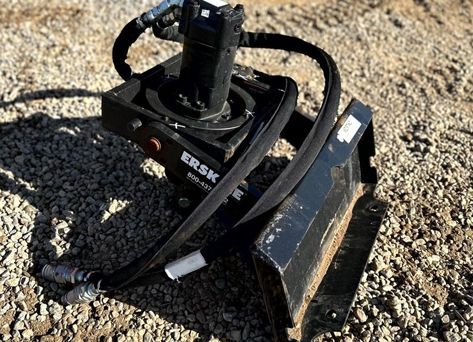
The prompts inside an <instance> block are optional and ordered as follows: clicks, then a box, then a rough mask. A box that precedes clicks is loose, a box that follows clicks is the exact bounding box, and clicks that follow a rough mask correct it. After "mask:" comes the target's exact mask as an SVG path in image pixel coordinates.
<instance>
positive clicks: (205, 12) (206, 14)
mask: <svg viewBox="0 0 473 342" xmlns="http://www.w3.org/2000/svg"><path fill="white" fill-rule="evenodd" d="M202 16H203V17H204V18H208V17H210V10H208V9H203V10H202Z"/></svg>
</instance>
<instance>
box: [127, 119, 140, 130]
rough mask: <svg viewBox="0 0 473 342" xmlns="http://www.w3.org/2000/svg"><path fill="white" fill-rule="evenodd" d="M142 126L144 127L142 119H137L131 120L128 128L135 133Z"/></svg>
mask: <svg viewBox="0 0 473 342" xmlns="http://www.w3.org/2000/svg"><path fill="white" fill-rule="evenodd" d="M141 126H143V123H142V122H141V120H140V119H138V118H135V119H133V120H131V121H130V122H129V123H128V124H127V128H128V130H129V131H130V132H132V133H133V132H135V131H136V130H137V129H138V128H140V127H141Z"/></svg>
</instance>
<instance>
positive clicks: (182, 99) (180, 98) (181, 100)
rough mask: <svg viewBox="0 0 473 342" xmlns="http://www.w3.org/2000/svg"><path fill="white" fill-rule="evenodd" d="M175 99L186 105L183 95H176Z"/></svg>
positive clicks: (185, 98)
mask: <svg viewBox="0 0 473 342" xmlns="http://www.w3.org/2000/svg"><path fill="white" fill-rule="evenodd" d="M177 99H178V100H179V102H182V103H186V102H187V97H186V96H184V95H183V94H178V95H177Z"/></svg>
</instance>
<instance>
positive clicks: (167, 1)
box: [136, 0, 184, 30]
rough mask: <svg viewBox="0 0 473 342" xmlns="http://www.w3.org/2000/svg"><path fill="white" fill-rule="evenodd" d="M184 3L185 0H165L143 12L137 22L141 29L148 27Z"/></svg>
mask: <svg viewBox="0 0 473 342" xmlns="http://www.w3.org/2000/svg"><path fill="white" fill-rule="evenodd" d="M183 3H184V0H164V1H163V2H161V3H160V4H159V5H158V6H156V7H153V8H152V9H150V10H149V11H148V12H145V13H143V14H142V15H141V16H140V17H139V18H138V19H137V20H136V23H137V24H138V26H139V27H140V28H141V29H143V30H144V29H147V28H148V27H151V26H153V25H154V24H156V23H157V22H158V21H159V19H161V18H162V17H163V16H165V15H167V14H169V13H171V12H172V11H174V9H176V8H179V7H182V5H183Z"/></svg>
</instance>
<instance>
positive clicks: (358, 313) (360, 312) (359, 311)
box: [353, 308, 368, 323]
mask: <svg viewBox="0 0 473 342" xmlns="http://www.w3.org/2000/svg"><path fill="white" fill-rule="evenodd" d="M353 314H354V315H355V317H356V318H357V319H358V321H360V323H365V322H366V321H367V320H368V317H367V316H366V314H365V312H364V311H363V310H362V309H360V308H355V310H354V311H353Z"/></svg>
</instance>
